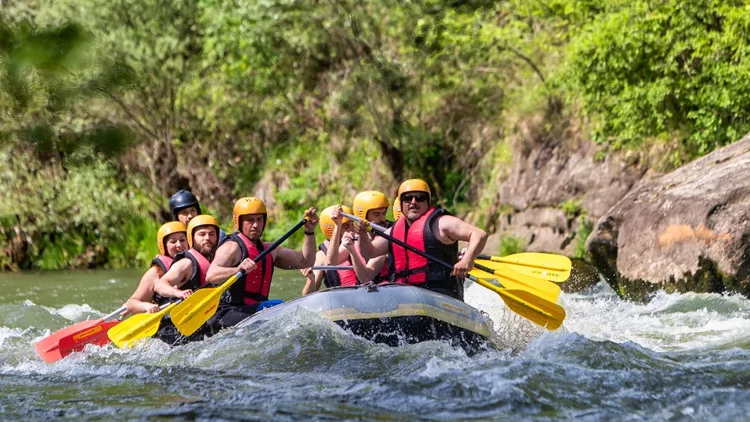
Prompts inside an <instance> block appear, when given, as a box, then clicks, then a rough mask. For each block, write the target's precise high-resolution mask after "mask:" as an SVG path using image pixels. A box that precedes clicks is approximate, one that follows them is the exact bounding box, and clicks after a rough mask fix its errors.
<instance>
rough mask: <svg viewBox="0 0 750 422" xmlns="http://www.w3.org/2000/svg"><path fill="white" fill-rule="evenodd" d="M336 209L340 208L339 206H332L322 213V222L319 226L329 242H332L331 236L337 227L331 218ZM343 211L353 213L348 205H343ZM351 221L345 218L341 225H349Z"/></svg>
mask: <svg viewBox="0 0 750 422" xmlns="http://www.w3.org/2000/svg"><path fill="white" fill-rule="evenodd" d="M336 207H338V205H331V206H330V207H328V208H326V209H324V210H323V211H321V213H320V222H319V223H318V224H319V225H320V230H321V231H322V232H323V236H325V237H326V239H328V240H331V236H333V228H334V227H336V223H334V222H333V219H332V218H331V214H332V213H333V210H334V209H335V208H336ZM341 209H342V210H343V211H344V212H345V213H347V214H351V213H352V209H351V208H349V207H347V206H346V205H342V206H341ZM349 221H351V220H349V219H348V218H346V217H344V218H342V219H341V224H344V223H348V222H349Z"/></svg>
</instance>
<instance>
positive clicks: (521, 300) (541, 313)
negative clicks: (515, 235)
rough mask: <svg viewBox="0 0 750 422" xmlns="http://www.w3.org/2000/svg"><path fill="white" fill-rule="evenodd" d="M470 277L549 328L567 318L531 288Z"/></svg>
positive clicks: (379, 230)
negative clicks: (508, 285) (506, 285)
mask: <svg viewBox="0 0 750 422" xmlns="http://www.w3.org/2000/svg"><path fill="white" fill-rule="evenodd" d="M341 215H343V216H344V217H348V218H350V219H352V220H356V221H364V220H363V219H361V218H359V217H356V216H354V215H351V214H348V213H345V212H342V213H341ZM369 227H371V228H373V229H375V233H376V234H377V235H378V236H382V237H383V238H385V239H387V240H389V241H391V242H393V243H395V244H397V245H399V246H401V247H403V248H406V249H408V250H410V251H412V252H414V253H415V254H417V255H419V256H422V257H424V258H427V259H429V260H431V261H433V262H436V263H438V264H440V265H442V266H444V267H445V268H450V269H452V268H453V266H452V265H450V264H448V263H447V262H443V261H441V260H439V259H437V258H435V257H432V256H430V255H428V254H426V253H425V252H424V251H420V250H419V249H417V248H415V247H413V246H411V245H409V244H407V243H405V242H403V241H401V240H398V239H396V238H395V237H393V236H391V235H388V234H386V233H385V229H384V228H383V227H380V226H377V225H373V224H370V225H369ZM476 267H477V268H479V269H480V270H482V271H486V272H488V273H490V274H494V271H493V270H491V269H489V268H487V267H484V266H482V265H477V266H476ZM468 278H469V280H472V281H474V282H476V283H477V284H479V285H480V286H483V287H486V288H488V289H490V290H492V291H494V292H495V293H497V294H499V295H500V298H501V299H502V300H503V302H505V304H506V305H508V308H510V310H511V311H513V312H515V313H517V314H519V315H521V316H522V317H524V318H526V319H528V320H529V321H531V322H534V323H536V324H539V325H541V326H542V327H545V328H547V329H549V330H555V329H557V328H558V327H560V325H562V322H563V320H564V319H565V309H563V308H562V306H560V305H558V304H556V303H553V302H551V301H549V300H547V299H545V298H543V297H540V296H537V295H536V294H535V293H534V292H531V291H529V290H521V289H507V288H505V287H503V286H502V285H500V284H499V282H498V281H497V280H486V279H480V278H477V277H476V276H474V275H472V274H469V275H468ZM540 281H542V280H540Z"/></svg>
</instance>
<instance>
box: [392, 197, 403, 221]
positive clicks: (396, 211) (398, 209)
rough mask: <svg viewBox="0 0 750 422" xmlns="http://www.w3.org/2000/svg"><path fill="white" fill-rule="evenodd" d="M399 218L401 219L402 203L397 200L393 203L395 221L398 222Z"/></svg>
mask: <svg viewBox="0 0 750 422" xmlns="http://www.w3.org/2000/svg"><path fill="white" fill-rule="evenodd" d="M399 218H401V201H399V200H398V198H396V200H395V201H393V221H398V219H399Z"/></svg>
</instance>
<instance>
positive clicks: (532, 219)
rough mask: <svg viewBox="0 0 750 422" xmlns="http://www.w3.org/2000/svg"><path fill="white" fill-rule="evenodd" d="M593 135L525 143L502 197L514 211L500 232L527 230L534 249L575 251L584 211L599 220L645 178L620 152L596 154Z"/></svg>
mask: <svg viewBox="0 0 750 422" xmlns="http://www.w3.org/2000/svg"><path fill="white" fill-rule="evenodd" d="M596 153H597V148H596V146H595V145H594V144H593V143H591V142H588V141H579V142H577V144H576V145H570V144H567V143H565V142H547V143H543V144H539V145H535V146H519V147H517V151H516V152H515V154H514V160H513V167H512V168H511V171H510V175H509V177H508V178H507V179H506V180H505V181H504V182H503V183H502V184H501V185H500V190H499V202H500V203H502V204H506V206H508V208H509V210H510V212H508V213H507V214H506V215H505V216H504V218H501V219H500V222H499V225H498V230H497V236H500V237H502V236H504V235H513V236H521V237H523V238H524V240H525V243H526V249H527V250H530V251H544V252H555V253H563V254H566V255H573V253H574V251H575V246H576V245H575V243H574V242H573V240H574V239H575V237H576V234H577V232H578V231H579V230H580V229H581V225H582V224H581V223H582V222H581V218H580V217H581V216H584V217H585V219H591V220H592V221H596V220H597V219H599V217H601V216H602V215H604V214H605V213H606V212H607V210H608V209H610V208H611V207H612V206H613V205H614V204H615V203H617V201H619V200H620V199H621V198H622V197H623V196H624V195H625V194H626V193H627V192H628V191H629V190H630V189H631V187H632V186H633V185H634V184H635V183H636V182H637V181H638V180H640V178H641V176H642V175H643V173H644V172H643V170H642V169H640V168H639V167H637V166H631V165H628V164H627V163H626V162H625V161H624V160H623V159H622V158H620V157H619V156H616V155H607V156H605V157H604V158H603V159H601V160H597V159H596Z"/></svg>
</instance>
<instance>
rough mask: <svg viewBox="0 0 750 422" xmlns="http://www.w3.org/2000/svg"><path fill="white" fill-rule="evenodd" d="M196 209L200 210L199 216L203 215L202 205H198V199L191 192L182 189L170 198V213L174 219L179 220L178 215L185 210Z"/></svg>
mask: <svg viewBox="0 0 750 422" xmlns="http://www.w3.org/2000/svg"><path fill="white" fill-rule="evenodd" d="M190 207H195V209H196V210H198V214H199V215H200V214H202V213H201V205H200V204H199V203H198V198H196V197H195V195H193V193H192V192H190V191H189V190H184V189H180V190H178V191H177V193H175V194H174V195H172V197H171V198H169V212H170V213H172V217H174V219H175V220H177V214H179V213H180V211H182V210H184V209H185V208H190Z"/></svg>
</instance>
